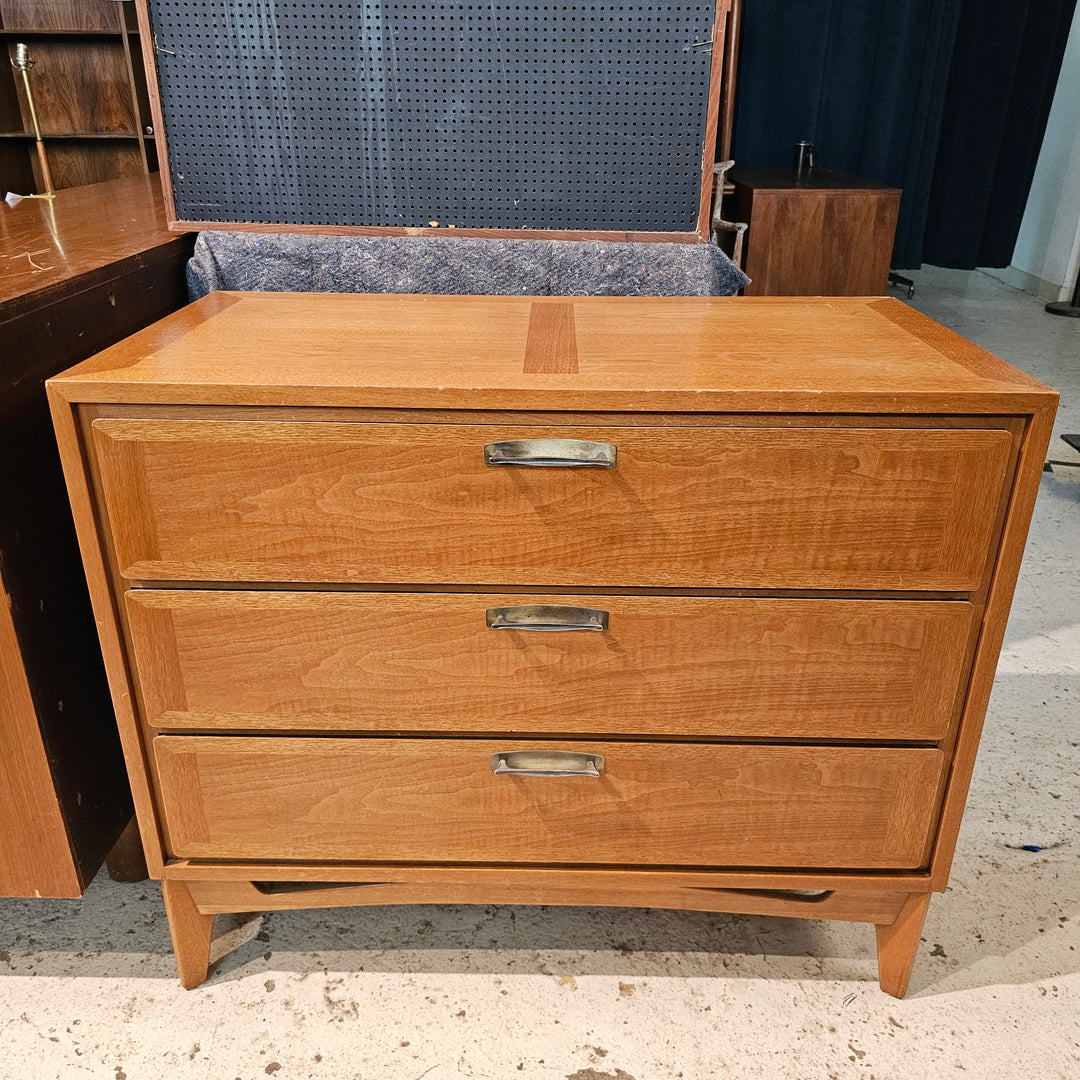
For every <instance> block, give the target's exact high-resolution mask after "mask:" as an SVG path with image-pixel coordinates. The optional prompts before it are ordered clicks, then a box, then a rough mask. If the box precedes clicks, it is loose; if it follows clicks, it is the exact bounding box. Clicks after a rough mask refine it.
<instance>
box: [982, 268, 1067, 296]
mask: <svg viewBox="0 0 1080 1080" xmlns="http://www.w3.org/2000/svg"><path fill="white" fill-rule="evenodd" d="M978 270H979V272H980V273H983V274H987V275H988V276H989V277H992V278H997V279H998V281H1003V282H1004V283H1005V284H1006V285H1011V286H1012V287H1013V288H1014V289H1020V290H1021V291H1023V292H1026V293H1031V295H1032V296H1037V297H1039V298H1040V299H1041V300H1048V301H1057V300H1068V299H1069V297H1070V296H1072V289H1071V288H1070V287H1069V286H1068V285H1059V284H1058V283H1057V282H1056V281H1045V280H1044V279H1043V278H1041V277H1036V276H1035V275H1034V274H1029V273H1028V272H1027V271H1026V270H1019V269H1017V268H1016V267H1015V266H980V267H978Z"/></svg>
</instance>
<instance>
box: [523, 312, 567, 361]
mask: <svg viewBox="0 0 1080 1080" xmlns="http://www.w3.org/2000/svg"><path fill="white" fill-rule="evenodd" d="M522 370H523V371H524V372H525V374H526V375H538V374H539V375H576V374H577V370H578V354H577V335H576V334H575V332H574V305H573V304H560V303H536V304H533V306H532V310H531V311H530V312H529V335H528V337H527V338H526V340H525V366H524V368H523V369H522Z"/></svg>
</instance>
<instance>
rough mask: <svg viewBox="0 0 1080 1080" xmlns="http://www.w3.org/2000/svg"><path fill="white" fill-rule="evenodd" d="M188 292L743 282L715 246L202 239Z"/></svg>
mask: <svg viewBox="0 0 1080 1080" xmlns="http://www.w3.org/2000/svg"><path fill="white" fill-rule="evenodd" d="M187 280H188V293H189V295H190V297H191V299H192V300H197V299H199V298H200V297H202V296H205V295H206V294H207V293H209V292H213V291H214V290H215V289H234V290H239V291H246V292H357V293H360V292H365V293H444V294H468V295H485V296H492V295H498V296H731V295H732V294H733V293H735V292H737V291H738V290H739V289H741V288H742V287H743V286H744V285H746V284H747V283H748V282H749V280H750V279H749V278H747V276H746V275H745V274H744V273H743V272H742V271H741V270H739V269H738V267H736V266H735V264H734V263H733V262H732V261H731V260H730V259H729V258H728V257H727V256H726V255H725V254H724V253H723V252H722V251H720V250H719V248H717V247H715V246H714V245H712V244H682V243H655V244H647V243H625V242H621V243H607V242H603V241H596V240H584V241H578V240H515V239H506V240H502V239H498V240H487V239H474V238H466V237H460V238H459V237H441V236H420V237H412V236H375V237H368V236H323V235H307V234H296V233H266V234H263V233H246V232H216V231H208V232H203V233H200V234H199V237H198V239H197V240H196V243H195V253H194V255H193V256H192V258H191V261H190V262H189V263H188V270H187Z"/></svg>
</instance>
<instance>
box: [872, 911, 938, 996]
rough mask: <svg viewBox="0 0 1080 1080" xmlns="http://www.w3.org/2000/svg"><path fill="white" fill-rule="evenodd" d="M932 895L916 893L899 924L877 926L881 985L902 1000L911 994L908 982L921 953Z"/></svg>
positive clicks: (903, 912)
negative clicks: (908, 989) (920, 945)
mask: <svg viewBox="0 0 1080 1080" xmlns="http://www.w3.org/2000/svg"><path fill="white" fill-rule="evenodd" d="M929 906H930V894H929V893H912V895H911V896H910V897H909V898H908V899H907V901H906V902H905V904H904V906H903V907H902V908H901V909H900V914H899V915H897V916H896V920H895V922H893V923H891V924H889V925H887V926H882V925H878V926H876V927H875V929H876V930H877V957H878V982H879V984H880V985H881V989H882V990H884V991H885V993H886V994H892V996H893V997H898V998H902V997H903V996H904V994H906V993H907V987H908V979H910V978H911V969H912V968H913V967H914V966H915V954H916V953H917V952H918V951H919V935H920V934H922V928H923V922H925V920H926V909H927V908H928V907H929Z"/></svg>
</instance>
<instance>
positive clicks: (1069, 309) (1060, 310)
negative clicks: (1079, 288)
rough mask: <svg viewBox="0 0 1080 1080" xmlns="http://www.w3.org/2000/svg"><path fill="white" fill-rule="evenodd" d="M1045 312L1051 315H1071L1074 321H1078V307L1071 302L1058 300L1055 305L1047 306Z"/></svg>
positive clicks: (1079, 308)
mask: <svg viewBox="0 0 1080 1080" xmlns="http://www.w3.org/2000/svg"><path fill="white" fill-rule="evenodd" d="M1046 310H1047V311H1049V312H1050V314H1051V315H1071V316H1072V317H1073V318H1074V319H1080V307H1078V306H1077V305H1076V304H1075V303H1074V302H1073V301H1072V300H1058V301H1057V302H1056V303H1053V304H1047V305H1046Z"/></svg>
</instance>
